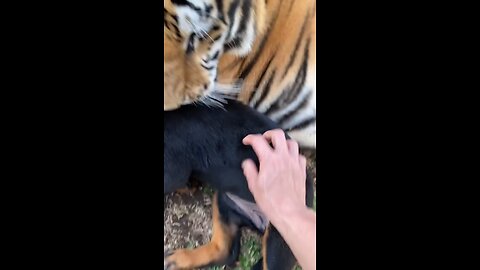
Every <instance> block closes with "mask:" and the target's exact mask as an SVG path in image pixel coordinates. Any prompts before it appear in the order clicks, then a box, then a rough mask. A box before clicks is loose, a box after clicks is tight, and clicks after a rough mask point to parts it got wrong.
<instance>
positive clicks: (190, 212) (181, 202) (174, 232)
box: [163, 152, 317, 270]
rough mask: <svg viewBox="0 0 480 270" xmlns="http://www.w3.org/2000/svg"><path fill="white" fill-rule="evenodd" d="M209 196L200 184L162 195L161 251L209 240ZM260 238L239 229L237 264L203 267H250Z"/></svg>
mask: <svg viewBox="0 0 480 270" xmlns="http://www.w3.org/2000/svg"><path fill="white" fill-rule="evenodd" d="M304 154H305V155H306V156H307V157H308V165H307V167H308V170H310V171H311V172H312V173H313V176H314V178H315V179H316V175H317V173H316V155H315V153H312V152H304ZM212 195H213V191H212V190H211V189H209V188H208V187H199V188H197V189H196V190H194V191H191V192H189V193H185V194H177V193H175V194H170V195H167V196H165V198H164V205H165V206H164V207H165V208H164V212H163V218H164V225H163V228H164V235H163V242H164V250H169V249H170V250H173V249H177V248H186V247H188V248H193V247H197V246H200V245H202V244H205V243H208V241H209V240H210V237H211V234H212V219H211V218H212V217H211V215H212V214H211V212H212V208H211V205H212ZM260 250H261V241H260V237H259V236H258V235H257V234H256V233H254V232H252V231H250V230H248V229H244V230H243V231H242V250H241V254H240V258H239V262H238V264H237V266H235V267H233V268H229V267H215V268H213V267H211V268H205V269H209V270H213V269H226V270H249V269H250V268H251V267H252V266H253V265H254V264H255V263H256V262H257V260H258V259H259V258H260Z"/></svg>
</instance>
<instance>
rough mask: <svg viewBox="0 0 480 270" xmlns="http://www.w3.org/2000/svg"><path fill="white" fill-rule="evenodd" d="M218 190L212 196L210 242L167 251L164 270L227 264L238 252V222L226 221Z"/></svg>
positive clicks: (226, 208) (233, 259) (226, 211)
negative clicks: (191, 247) (189, 247)
mask: <svg viewBox="0 0 480 270" xmlns="http://www.w3.org/2000/svg"><path fill="white" fill-rule="evenodd" d="M218 197H219V195H218V192H217V193H215V195H214V198H213V207H212V208H213V209H212V210H213V230H212V239H211V241H210V243H208V244H206V245H203V246H201V247H198V248H195V249H179V250H176V251H174V252H167V253H166V254H165V258H164V269H165V270H167V269H168V270H177V269H192V268H200V267H205V266H209V265H219V264H229V263H231V262H233V261H235V260H236V259H237V257H238V254H239V252H240V233H239V227H238V224H236V223H235V222H228V220H227V219H228V217H226V216H225V214H227V215H228V211H229V209H228V206H225V205H223V204H222V202H221V201H220V204H219V199H218Z"/></svg>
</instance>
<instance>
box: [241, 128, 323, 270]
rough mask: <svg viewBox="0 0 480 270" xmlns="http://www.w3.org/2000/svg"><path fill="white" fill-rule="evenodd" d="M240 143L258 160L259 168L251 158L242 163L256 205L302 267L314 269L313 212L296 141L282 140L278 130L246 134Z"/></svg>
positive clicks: (314, 220) (314, 238)
mask: <svg viewBox="0 0 480 270" xmlns="http://www.w3.org/2000/svg"><path fill="white" fill-rule="evenodd" d="M243 143H244V144H245V145H250V146H252V148H253V150H254V151H255V153H256V154H257V157H258V159H259V162H260V168H259V169H257V167H256V165H255V163H254V162H253V161H252V160H245V161H244V162H243V164H242V167H243V173H244V174H245V177H246V178H247V181H248V187H249V189H250V191H251V192H252V194H253V196H254V198H255V201H256V203H257V205H258V207H260V209H262V211H263V212H264V213H265V215H266V216H267V218H268V219H269V220H270V222H271V223H272V224H273V225H274V226H275V228H276V229H277V230H278V231H279V232H280V234H281V235H282V237H283V238H284V239H285V241H286V242H287V244H288V246H289V247H290V249H291V250H292V252H293V255H294V256H295V258H296V259H297V261H298V263H299V264H300V266H301V267H302V269H303V270H313V269H316V224H317V222H316V214H315V212H314V211H313V210H311V209H309V208H307V206H306V204H305V196H306V195H305V194H306V187H305V179H306V159H305V157H304V156H302V155H300V153H299V147H298V144H297V143H296V142H295V141H292V140H286V139H285V134H284V133H283V131H282V130H271V131H267V132H265V133H264V134H263V135H248V136H247V137H245V138H244V139H243ZM269 143H271V144H272V145H273V148H272V146H270V145H269ZM299 228H301V229H299Z"/></svg>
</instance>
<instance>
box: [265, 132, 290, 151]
mask: <svg viewBox="0 0 480 270" xmlns="http://www.w3.org/2000/svg"><path fill="white" fill-rule="evenodd" d="M263 137H265V138H266V139H267V140H269V141H270V142H272V145H273V148H274V149H275V150H278V151H279V152H287V151H288V147H287V139H286V138H285V133H284V132H283V130H281V129H274V130H269V131H267V132H265V133H263Z"/></svg>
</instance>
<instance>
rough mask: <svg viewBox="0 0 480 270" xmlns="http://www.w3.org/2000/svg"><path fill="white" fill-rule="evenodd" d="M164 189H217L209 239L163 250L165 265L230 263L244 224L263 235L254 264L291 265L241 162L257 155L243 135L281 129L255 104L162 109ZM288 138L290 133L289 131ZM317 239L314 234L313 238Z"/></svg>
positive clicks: (310, 199) (289, 255) (278, 269)
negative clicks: (191, 184)
mask: <svg viewBox="0 0 480 270" xmlns="http://www.w3.org/2000/svg"><path fill="white" fill-rule="evenodd" d="M164 120H165V127H164V141H163V143H164V147H165V148H164V154H163V155H164V165H163V167H164V189H165V193H170V192H173V191H175V190H177V189H179V188H183V187H185V186H186V184H187V182H188V180H189V178H195V179H198V180H199V181H201V182H204V183H207V184H209V185H210V186H212V187H213V188H214V189H216V190H217V192H216V194H215V197H214V199H213V235H212V239H211V242H210V243H208V244H206V245H204V246H201V247H199V248H196V249H192V250H186V249H181V250H176V251H175V252H167V253H166V254H164V256H165V258H164V268H165V269H169V270H171V269H191V268H199V267H205V266H211V265H231V264H233V263H234V262H235V261H236V260H237V258H238V255H239V251H240V230H239V229H240V228H241V227H242V226H249V227H251V228H253V229H255V230H257V231H258V232H259V233H261V234H263V245H262V255H263V258H262V259H261V260H260V261H259V262H258V263H257V264H256V265H255V266H254V268H253V269H264V270H266V269H270V270H272V269H274V270H283V269H289V270H290V269H292V267H293V266H294V264H295V258H294V256H293V254H292V252H291V251H290V249H289V247H288V246H287V245H286V243H285V241H284V240H283V239H282V237H281V236H280V234H279V233H278V231H277V230H276V229H275V228H274V227H273V226H271V225H269V224H268V221H266V219H265V217H264V215H263V214H262V213H261V212H260V211H259V209H258V208H257V207H256V205H255V203H254V202H255V201H254V199H253V197H252V194H251V193H250V191H249V190H248V186H247V181H246V179H245V176H244V174H243V171H242V168H241V163H242V161H243V160H245V159H247V158H250V159H252V160H254V161H255V162H256V163H257V166H258V159H257V157H256V155H255V152H254V151H253V149H252V148H251V147H247V146H244V145H243V144H242V139H243V138H244V137H245V136H246V135H248V134H261V133H264V132H265V131H267V130H271V129H277V128H278V125H276V124H275V123H274V122H273V121H271V120H270V119H268V118H267V117H266V116H264V115H262V114H260V113H258V112H256V111H254V110H253V109H251V108H249V107H247V106H244V105H242V104H239V103H237V102H233V101H230V102H229V103H228V104H226V105H225V106H224V108H209V107H206V106H204V105H187V106H183V107H181V108H180V109H178V110H175V111H170V112H165V113H164ZM287 137H288V136H287ZM306 202H307V205H308V206H309V207H311V206H312V204H313V183H312V181H311V177H310V176H309V175H308V173H307V198H306ZM312 240H313V239H312Z"/></svg>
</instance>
